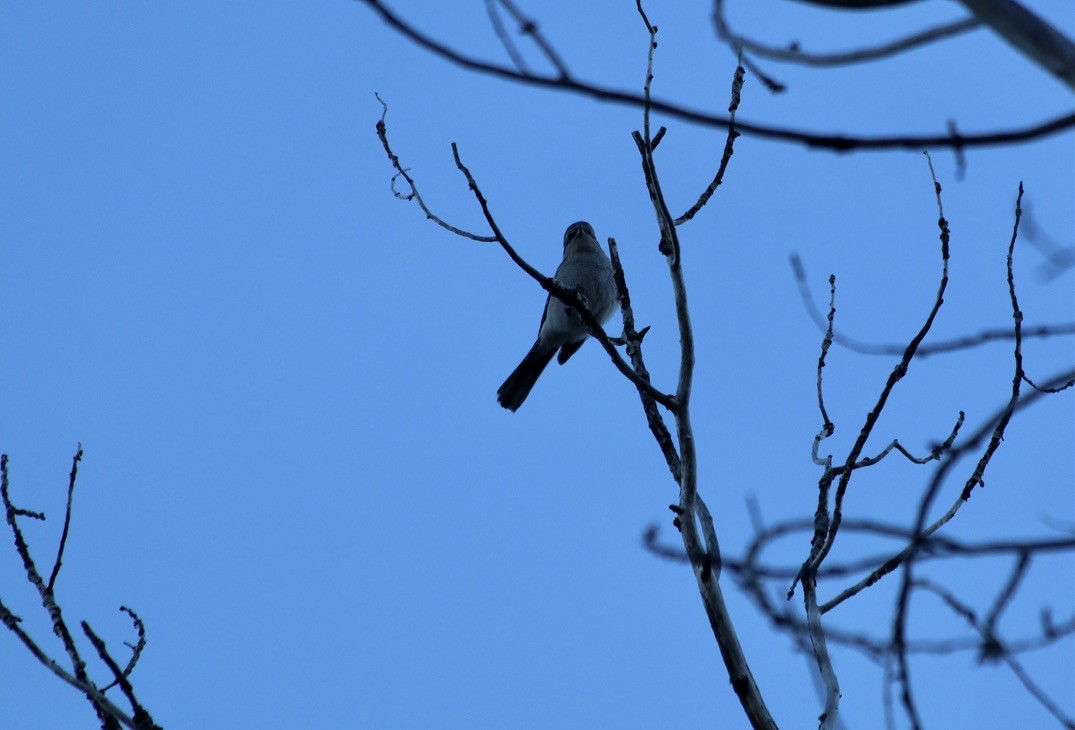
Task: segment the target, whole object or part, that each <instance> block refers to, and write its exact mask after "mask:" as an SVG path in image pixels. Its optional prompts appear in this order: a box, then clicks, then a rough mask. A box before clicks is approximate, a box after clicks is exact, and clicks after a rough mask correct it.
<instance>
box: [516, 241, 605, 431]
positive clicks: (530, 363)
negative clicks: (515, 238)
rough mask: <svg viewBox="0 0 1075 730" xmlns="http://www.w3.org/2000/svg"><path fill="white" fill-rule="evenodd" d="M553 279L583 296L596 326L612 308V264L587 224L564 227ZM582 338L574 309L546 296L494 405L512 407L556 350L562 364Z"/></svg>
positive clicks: (583, 333)
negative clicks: (530, 338) (531, 339)
mask: <svg viewBox="0 0 1075 730" xmlns="http://www.w3.org/2000/svg"><path fill="white" fill-rule="evenodd" d="M553 278H554V279H556V281H558V282H560V284H562V285H563V286H565V287H567V288H568V289H574V290H575V291H577V292H578V293H579V294H581V295H582V296H583V297H585V299H586V307H587V308H588V309H589V310H590V312H591V313H592V314H593V316H594V317H595V318H596V319H597V321H598V322H600V323H601V324H604V323H605V322H607V321H608V319H609V317H611V316H612V313H613V312H614V311H615V309H616V283H615V281H614V280H613V278H612V262H611V261H609V260H608V256H606V255H605V252H604V251H602V250H601V245H600V244H599V243H598V242H597V238H596V237H595V236H594V232H593V226H591V225H590V224H589V223H586V222H585V221H579V222H578V223H572V224H571V225H570V226H568V227H567V231H565V232H564V260H563V261H562V262H560V266H559V268H557V269H556V275H555V276H554V277H553ZM587 337H588V334H587V332H586V326H585V325H584V324H583V323H582V318H581V317H580V316H579V315H578V313H577V312H574V311H572V310H570V309H569V308H568V307H567V306H566V305H565V304H564V303H563V302H561V301H560V300H559V299H557V298H556V297H554V296H552V295H551V294H550V295H549V298H548V299H546V300H545V311H544V312H543V313H542V315H541V325H540V326H539V327H538V335H537V341H536V342H535V343H534V346H533V347H531V348H530V352H528V353H526V357H524V358H523V361H522V362H521V363H519V367H517V368H515V370H514V372H512V374H511V375H509V376H508V379H507V380H505V381H504V384H503V385H501V386H500V390H498V391H497V392H496V401H497V403H499V404H500V405H502V406H504V407H505V408H507V409H508V410H509V411H516V410H518V408H519V406H521V405H522V404H523V401H524V400H526V396H528V395H530V389H531V388H533V387H534V383H536V382H537V379H538V377H540V375H541V373H542V371H543V370H545V366H546V365H548V364H549V362H550V361H551V360H552V356H553V355H554V354H556V351H557V350H559V351H560V355H559V357H557V358H556V359H557V361H558V362H559V363H560V364H561V365H563V364H564V363H565V362H567V360H568V358H569V357H571V356H572V355H574V354H575V353H576V352H577V351H578V349H579V348H580V347H582V343H583V342H585V341H586V338H587Z"/></svg>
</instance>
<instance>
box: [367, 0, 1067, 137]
mask: <svg viewBox="0 0 1075 730" xmlns="http://www.w3.org/2000/svg"><path fill="white" fill-rule="evenodd" d="M358 1H359V2H362V3H363V4H365V5H367V6H368V7H369V8H371V9H372V10H373V11H374V12H376V13H377V14H378V15H379V16H380V17H381V19H382V20H384V21H385V22H386V23H387V24H388V25H389V26H391V27H392V28H394V29H395V30H396V31H397V32H398V33H400V34H401V35H402V36H404V37H405V38H408V39H409V40H411V41H413V42H414V43H416V44H417V45H419V46H421V47H422V48H424V49H426V50H427V51H429V52H431V53H433V54H434V55H437V56H439V57H441V58H443V59H445V60H447V61H450V62H451V63H454V64H456V65H458V66H461V67H463V68H466V69H470V70H472V71H478V72H481V73H485V74H489V75H491V76H496V77H499V78H503V79H508V80H511V81H517V82H520V83H523V84H528V85H531V86H537V87H541V88H546V89H554V90H558V91H567V92H571V93H576V94H582V95H584V96H588V97H590V98H593V99H600V100H602V101H610V102H615V103H620V104H628V105H631V106H637V107H642V106H645V105H646V100H645V98H644V97H642V96H640V95H639V94H636V93H632V92H628V91H622V90H619V89H611V88H608V87H604V86H599V85H597V84H592V83H589V82H581V81H578V80H577V79H576V78H575V77H574V76H572V75H570V74H569V75H567V76H561V75H556V76H543V75H536V74H523V73H520V72H519V71H518V70H517V69H515V68H511V67H508V66H502V65H500V64H495V63H490V62H487V61H482V60H480V59H477V58H474V57H472V56H468V55H465V54H463V53H460V52H459V51H456V50H454V49H453V48H451V47H449V46H447V45H445V44H443V43H441V42H440V41H437V40H435V39H433V38H432V37H431V36H429V35H426V34H425V33H422V32H421V31H419V30H418V29H417V28H416V27H415V26H414V25H412V24H411V23H408V22H406V21H404V20H403V19H402V18H400V17H399V16H398V15H397V14H396V13H395V12H393V11H392V10H391V9H390V8H389V7H388V6H387V5H385V4H384V3H383V2H381V0H358ZM649 105H650V109H651V110H652V111H655V112H660V113H663V114H667V115H668V116H671V117H676V118H678V119H682V120H683V121H686V122H691V123H695V124H700V125H703V126H707V127H717V128H721V129H727V128H728V126H729V124H730V123H731V122H730V120H729V119H728V118H727V117H722V116H718V115H714V114H710V113H708V112H704V111H700V110H697V109H690V108H688V107H685V106H681V105H679V104H675V103H673V102H668V101H663V100H661V99H651V100H650V102H649ZM736 127H737V128H738V130H739V131H740V132H741V133H743V134H749V135H753V136H755V137H759V138H762V139H772V140H777V141H781V142H792V143H796V144H802V145H806V146H807V147H816V148H820V149H827V150H833V151H838V152H847V151H850V150H891V149H907V150H923V149H941V148H943V149H955V148H964V149H970V148H972V147H983V146H995V145H1005V144H1013V143H1018V142H1026V141H1028V140H1033V139H1038V138H1041V137H1046V136H1049V135H1053V134H1056V133H1058V132H1061V131H1063V130H1066V129H1070V128H1072V127H1075V113H1067V114H1063V115H1061V116H1058V117H1056V118H1054V119H1051V120H1048V121H1045V122H1040V123H1038V124H1033V125H1030V126H1027V127H1022V128H1013V129H1008V130H1000V131H995V132H980V133H975V134H960V135H955V134H952V133H949V134H944V135H897V136H882V137H863V136H854V135H845V134H835V135H831V134H830V135H826V134H815V133H812V132H805V131H800V130H794V129H784V128H779V127H770V126H766V125H761V124H752V123H749V122H742V121H738V122H736Z"/></svg>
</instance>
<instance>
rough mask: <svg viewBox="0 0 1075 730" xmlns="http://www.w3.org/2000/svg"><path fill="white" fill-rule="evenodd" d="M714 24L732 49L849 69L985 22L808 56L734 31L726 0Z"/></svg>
mask: <svg viewBox="0 0 1075 730" xmlns="http://www.w3.org/2000/svg"><path fill="white" fill-rule="evenodd" d="M713 25H714V27H715V28H716V31H717V36H719V37H720V38H721V39H722V40H723V41H724V42H725V43H726V44H728V46H730V47H731V48H732V49H735V50H738V49H742V50H744V51H748V52H750V53H754V54H756V55H758V56H760V57H762V58H768V59H770V60H773V61H783V62H786V63H797V64H801V65H803V66H846V65H849V64H856V63H865V62H867V61H879V60H881V59H884V58H889V57H891V56H895V55H897V54H900V53H905V52H907V51H910V50H913V49H915V48H920V47H921V46H924V45H927V44H929V43H934V42H936V41H940V40H944V39H946V38H952V37H954V36H957V35H960V34H962V33H966V32H967V31H971V30H974V29H975V28H979V27H981V25H982V22H981V21H980V20H978V19H977V18H973V17H972V18H964V19H962V20H956V21H953V22H950V23H943V24H941V25H937V26H934V27H932V28H927V29H926V30H922V31H919V32H917V33H912V34H910V35H906V36H903V37H902V38H897V39H896V40H893V41H888V42H887V43H879V44H878V45H876V46H870V47H868V48H859V49H856V50H852V51H842V52H839V53H808V52H806V51H803V50H802V49H801V48H799V47H798V43H794V44H792V45H791V47H784V48H781V47H778V46H771V45H767V44H764V43H760V42H758V41H755V40H752V39H750V38H747V37H745V36H742V35H739V34H738V33H735V32H734V31H732V29H731V26H729V24H728V20H727V17H726V15H725V12H724V0H713Z"/></svg>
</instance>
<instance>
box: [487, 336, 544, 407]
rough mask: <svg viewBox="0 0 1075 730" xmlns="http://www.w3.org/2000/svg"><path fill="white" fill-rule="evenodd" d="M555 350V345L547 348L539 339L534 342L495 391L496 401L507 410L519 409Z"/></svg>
mask: <svg viewBox="0 0 1075 730" xmlns="http://www.w3.org/2000/svg"><path fill="white" fill-rule="evenodd" d="M556 350H557V348H555V347H553V348H552V349H549V346H548V345H543V344H542V343H541V340H540V339H539V340H538V341H537V342H535V343H534V346H533V347H531V348H530V352H528V353H526V357H524V358H523V361H522V362H521V363H519V367H517V368H515V370H514V371H513V372H512V373H511V375H509V376H508V379H507V380H505V381H504V384H503V385H501V386H500V389H499V390H498V391H497V392H496V402H497V403H499V404H500V405H502V406H504V407H505V408H507V409H508V410H509V411H513V412H514V411H517V410H519V406H521V405H522V404H523V401H524V400H526V396H528V395H530V390H531V389H532V388H533V387H534V383H536V382H537V379H538V377H540V376H541V373H542V372H543V371H544V370H545V366H547V365H548V364H549V363H550V362H551V361H552V356H553V355H554V354H555V353H556Z"/></svg>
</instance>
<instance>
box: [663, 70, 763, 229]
mask: <svg viewBox="0 0 1075 730" xmlns="http://www.w3.org/2000/svg"><path fill="white" fill-rule="evenodd" d="M741 62H742V58H741V57H740V65H738V66H736V67H735V75H734V76H733V77H732V101H731V103H730V104H729V105H728V136H727V138H726V139H725V140H724V153H723V154H722V155H721V157H720V164H719V165H718V166H717V174H716V175H714V176H713V180H712V182H710V183H709V185H707V186H706V189H705V190H703V191H702V194H701V195H699V196H698V200H697V201H696V202H695V204H694V205H692V206H691V207H690V209H689V210H687V212H686V213H684V214H683V215H681V216H680V217H679V218H676V219H675V221H673V223H675V225H677V226H680V225H683V224H684V223H686V222H687V221H689V220H690V219H691V218H693V217H694V216H696V215H697V214H698V211H700V210H701V209H702V208H703V207H705V204H706V203H708V202H709V199H710V198H712V197H713V193H715V192H716V190H717V188H718V187H720V184H721V183H722V182H724V173H725V171H726V170H727V169H728V163H729V162H731V159H732V154H733V152H734V145H735V140H736V139H737V138H738V137H739V132H738V131H736V129H735V112H736V111H737V110H738V109H739V101H740V97H741V95H742V92H743V80H744V78H745V75H746V71H745V70H744V69H743V66H742V63H741Z"/></svg>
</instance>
